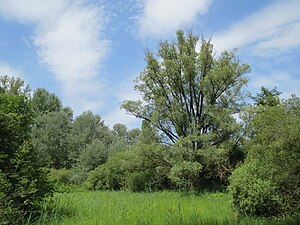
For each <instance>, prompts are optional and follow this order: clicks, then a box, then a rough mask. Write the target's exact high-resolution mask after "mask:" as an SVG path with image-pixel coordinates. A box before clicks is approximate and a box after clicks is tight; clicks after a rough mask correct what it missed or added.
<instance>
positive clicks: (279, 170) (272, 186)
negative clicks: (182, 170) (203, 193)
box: [229, 105, 300, 216]
mask: <svg viewBox="0 0 300 225" xmlns="http://www.w3.org/2000/svg"><path fill="white" fill-rule="evenodd" d="M299 107H300V105H299ZM299 107H298V108H299ZM299 124H300V110H299V111H298V113H297V111H294V109H293V110H290V109H288V108H284V107H269V108H265V109H264V110H263V111H262V112H260V113H259V114H258V115H256V117H255V119H254V121H253V129H254V131H255V133H256V135H255V137H253V138H252V140H251V141H250V142H249V143H248V144H247V145H246V146H245V148H246V151H247V152H248V155H247V158H246V160H245V163H244V164H243V165H241V166H240V167H238V168H237V169H236V170H235V171H234V172H233V174H232V176H231V179H230V181H231V184H230V187H229V190H230V192H231V194H232V196H233V204H234V206H235V207H236V209H237V210H238V211H239V212H240V213H242V214H250V215H258V216H275V215H289V214H294V213H297V212H299V211H300V204H299V202H300V180H299V177H300V161H299V158H300V127H299Z"/></svg>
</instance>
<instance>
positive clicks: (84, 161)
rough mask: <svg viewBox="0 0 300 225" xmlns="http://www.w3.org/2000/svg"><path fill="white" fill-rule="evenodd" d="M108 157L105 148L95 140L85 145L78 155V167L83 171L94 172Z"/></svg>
mask: <svg viewBox="0 0 300 225" xmlns="http://www.w3.org/2000/svg"><path fill="white" fill-rule="evenodd" d="M107 157H108V149H107V146H105V144H104V143H103V142H101V141H100V140H97V139H96V140H95V141H93V142H92V143H90V144H88V145H86V147H85V148H84V149H83V150H82V151H81V153H80V155H79V162H78V166H79V167H80V168H81V169H82V170H85V171H87V172H88V171H91V170H94V169H95V168H96V167H98V166H99V165H102V164H104V163H105V162H106V160H107Z"/></svg>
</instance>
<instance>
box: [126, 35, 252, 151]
mask: <svg viewBox="0 0 300 225" xmlns="http://www.w3.org/2000/svg"><path fill="white" fill-rule="evenodd" d="M199 41H200V40H199V37H198V36H195V35H193V34H192V33H191V32H190V33H188V34H187V35H185V34H184V32H183V31H178V32H177V41H176V42H172V43H171V42H169V41H163V42H161V43H160V45H159V50H158V54H157V57H155V55H154V54H153V53H152V52H151V51H148V52H147V53H146V63H147V66H146V68H145V69H144V71H143V72H142V73H141V75H140V76H139V77H138V78H137V79H136V80H135V82H136V85H135V89H136V90H138V91H139V92H140V94H141V96H142V97H143V100H142V101H141V100H139V101H131V100H128V101H124V102H123V104H122V107H123V108H124V109H125V110H127V112H128V113H130V114H132V115H134V116H136V117H138V118H141V119H144V120H147V121H150V122H151V124H152V125H153V126H154V127H156V128H157V129H159V130H160V131H161V132H162V133H163V134H164V135H165V136H166V137H168V138H169V140H170V141H171V142H173V143H175V142H176V140H178V139H179V137H188V136H189V135H202V134H208V133H211V132H213V133H215V135H217V136H218V138H217V139H215V141H214V142H215V143H213V144H218V142H222V141H223V140H224V139H226V137H227V136H228V135H230V133H228V132H225V133H224V132H222V131H224V128H225V127H223V126H224V122H221V121H220V119H221V118H222V120H223V121H230V120H232V118H231V116H232V115H233V114H234V113H236V112H238V110H239V101H240V100H241V90H242V87H243V86H244V85H245V84H246V82H247V79H246V77H245V76H244V75H245V74H246V73H248V72H249V71H250V67H249V65H247V64H241V63H240V61H239V60H238V58H237V57H236V56H235V52H227V51H225V52H222V53H221V55H220V56H219V57H215V54H214V51H213V44H212V43H211V42H210V40H205V39H201V41H200V42H199ZM198 43H200V44H201V45H200V49H197V46H198V45H197V44H198ZM225 126H226V125H225ZM195 146H196V148H201V147H202V146H203V144H202V143H201V141H200V139H198V141H197V142H196V143H195Z"/></svg>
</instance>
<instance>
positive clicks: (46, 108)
mask: <svg viewBox="0 0 300 225" xmlns="http://www.w3.org/2000/svg"><path fill="white" fill-rule="evenodd" d="M32 104H33V108H34V110H35V111H36V112H37V113H38V114H45V113H48V112H58V111H60V110H62V107H63V106H62V103H61V101H60V99H59V98H58V97H57V96H56V95H55V94H54V93H49V92H48V91H47V90H46V89H44V88H38V89H36V90H35V91H34V93H33V96H32Z"/></svg>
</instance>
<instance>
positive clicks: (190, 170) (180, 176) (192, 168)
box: [169, 161, 202, 190]
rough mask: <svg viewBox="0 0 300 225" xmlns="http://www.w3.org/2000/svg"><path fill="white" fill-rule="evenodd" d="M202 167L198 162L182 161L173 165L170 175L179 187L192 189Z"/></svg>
mask: <svg viewBox="0 0 300 225" xmlns="http://www.w3.org/2000/svg"><path fill="white" fill-rule="evenodd" d="M201 169H202V166H201V164H200V163H198V162H191V161H182V162H181V163H180V164H179V163H178V164H175V165H173V166H172V168H171V170H170V175H169V177H170V178H171V180H172V181H173V182H175V184H176V185H177V186H178V187H181V188H184V189H185V190H191V189H193V186H194V184H195V183H196V181H195V180H196V179H197V177H198V174H199V172H200V171H201Z"/></svg>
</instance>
